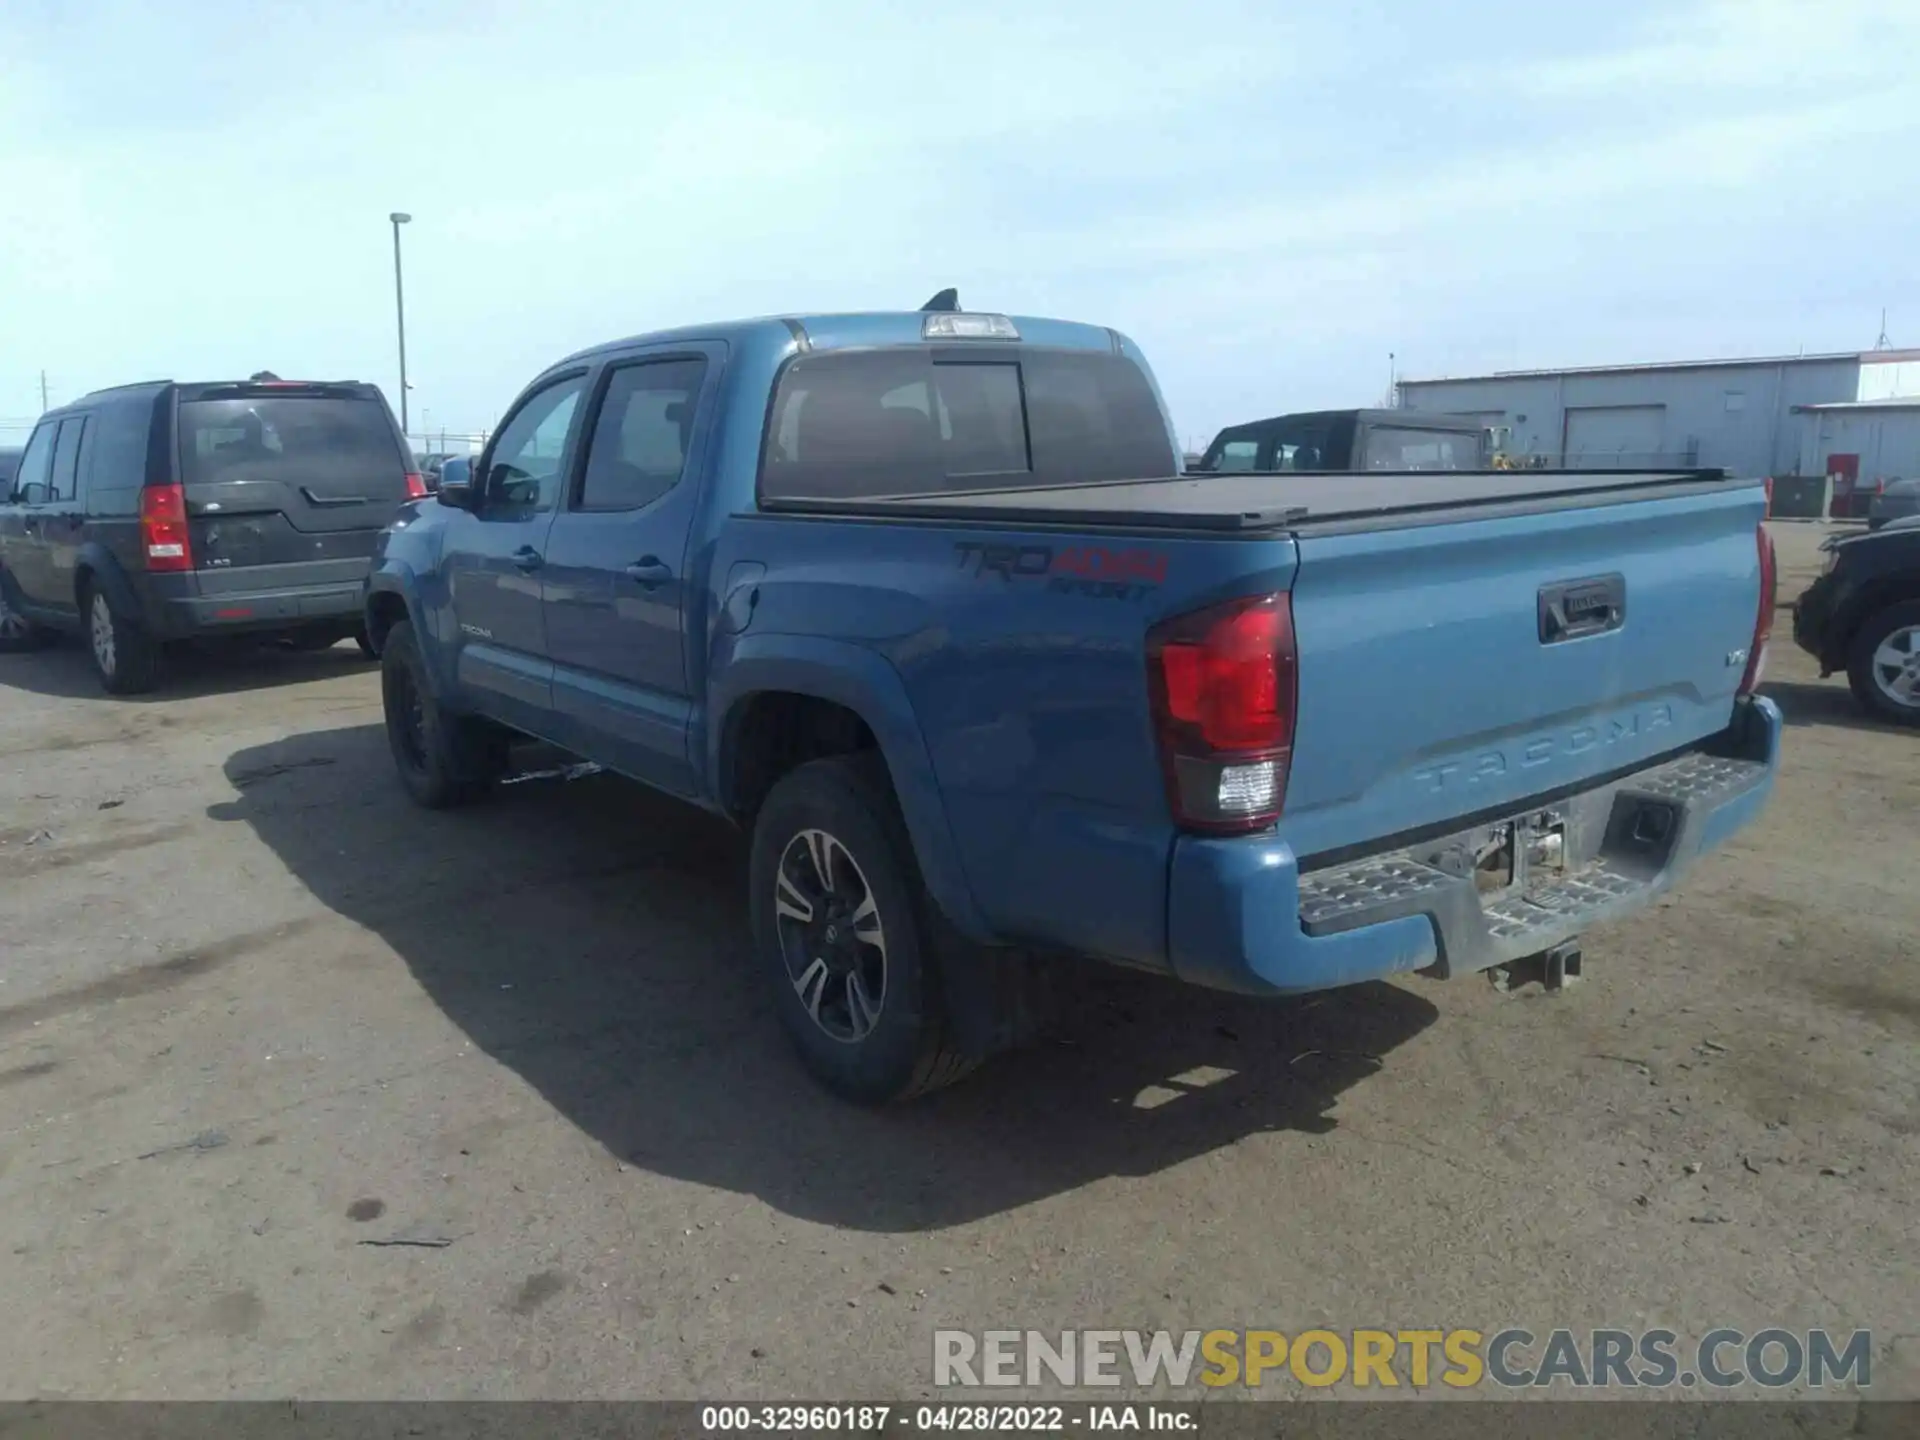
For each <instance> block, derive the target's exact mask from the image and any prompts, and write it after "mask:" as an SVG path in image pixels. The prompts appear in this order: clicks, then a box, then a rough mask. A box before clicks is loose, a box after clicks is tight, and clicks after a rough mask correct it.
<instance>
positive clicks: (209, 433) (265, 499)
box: [0, 380, 426, 695]
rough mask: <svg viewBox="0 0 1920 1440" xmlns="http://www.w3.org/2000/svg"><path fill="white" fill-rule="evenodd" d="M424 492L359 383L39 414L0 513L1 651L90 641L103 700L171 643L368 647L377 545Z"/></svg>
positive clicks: (170, 391)
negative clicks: (352, 640)
mask: <svg viewBox="0 0 1920 1440" xmlns="http://www.w3.org/2000/svg"><path fill="white" fill-rule="evenodd" d="M425 494H426V487H425V486H424V484H423V483H422V482H421V479H420V477H419V476H418V475H417V474H415V473H413V470H412V453H411V452H410V451H409V450H408V449H407V447H406V445H405V443H404V442H403V441H402V439H401V437H400V429H399V427H398V426H397V425H396V424H394V420H393V415H392V412H391V411H390V410H389V409H388V408H387V403H386V401H385V400H384V399H383V398H382V397H381V394H380V391H379V390H378V389H377V388H376V387H374V386H372V385H366V384H361V383H359V382H357V381H340V382H305V381H284V380H272V381H265V380H259V381H237V382H226V381H222V382H215V383H208V384H191V385H189V384H180V383H177V382H174V381H155V382H152V383H149V384H144V385H125V386H121V387H119V388H118V389H113V390H100V391H96V392H95V393H93V394H91V395H87V396H83V397H82V398H81V399H79V400H76V401H74V402H73V403H72V404H70V405H65V406H62V407H61V408H59V409H58V410H51V411H49V412H47V414H46V415H44V416H42V417H41V419H40V422H39V424H38V425H37V426H36V427H35V429H34V431H33V435H32V438H31V439H29V440H28V442H27V445H26V449H25V451H24V452H23V453H22V455H21V457H20V465H19V470H18V472H17V473H16V474H15V475H14V477H13V480H12V483H11V485H10V486H8V487H7V489H6V490H5V492H4V502H3V503H0V650H22V649H28V648H31V647H33V646H35V645H38V644H41V643H44V642H45V641H46V640H47V639H48V638H49V637H50V636H51V635H52V634H53V633H55V632H58V631H69V632H73V633H77V634H81V635H84V636H85V637H86V639H87V642H88V649H89V651H90V652H91V654H92V656H93V661H94V665H95V668H96V669H97V670H98V671H99V674H100V681H101V684H102V685H103V686H104V687H105V688H106V689H107V691H108V692H109V693H111V694H116V695H125V694H133V693H135V692H138V691H142V690H148V689H151V688H152V687H153V686H154V685H155V684H156V683H157V681H158V679H159V673H160V659H161V654H162V647H163V646H164V645H165V644H166V643H167V642H169V641H175V640H185V639H191V638H194V637H198V636H203V635H213V634H252V635H257V636H260V637H263V638H271V639H276V640H284V641H286V642H288V643H291V644H294V645H296V646H301V647H313V648H319V647H321V646H325V645H332V644H334V643H336V642H338V641H340V640H343V639H346V638H347V637H349V636H354V637H356V638H360V639H361V640H362V643H363V644H364V643H365V641H364V637H363V636H362V632H361V628H360V613H361V590H362V586H363V584H364V582H365V580H366V576H367V567H368V563H369V561H370V559H371V557H372V554H373V549H374V543H375V539H376V537H377V536H378V535H379V533H380V531H381V530H382V529H383V528H384V527H385V526H386V524H387V522H388V521H390V520H391V519H393V517H394V515H395V514H396V513H397V512H398V510H399V509H400V507H401V505H403V504H404V503H405V502H406V501H407V500H408V499H409V498H419V497H421V496H424V495H425Z"/></svg>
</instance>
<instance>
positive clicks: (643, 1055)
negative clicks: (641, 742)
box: [0, 526, 1920, 1398]
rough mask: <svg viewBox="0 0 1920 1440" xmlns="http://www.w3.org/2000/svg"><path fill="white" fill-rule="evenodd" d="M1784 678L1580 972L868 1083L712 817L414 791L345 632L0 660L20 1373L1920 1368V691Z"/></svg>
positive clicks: (871, 1386)
mask: <svg viewBox="0 0 1920 1440" xmlns="http://www.w3.org/2000/svg"><path fill="white" fill-rule="evenodd" d="M1780 533H1781V542H1780V543H1781V549H1782V558H1783V563H1784V567H1785V570H1786V575H1787V581H1786V584H1785V589H1784V593H1785V594H1786V595H1787V596H1791V595H1793V594H1795V593H1797V592H1798V589H1799V588H1800V586H1801V585H1802V584H1803V583H1804V580H1805V578H1806V577H1807V576H1808V575H1809V574H1810V573H1811V571H1812V568H1813V567H1814V565H1815V563H1816V561H1817V556H1816V554H1815V552H1814V548H1813V545H1814V541H1815V540H1816V539H1817V538H1818V535H1819V534H1820V533H1821V532H1820V530H1819V527H1813V526H1782V527H1780ZM1781 619H1782V622H1783V625H1784V621H1785V619H1786V617H1785V615H1784V614H1783V615H1782V617H1781ZM1770 688H1771V691H1772V693H1773V694H1774V695H1775V696H1776V697H1777V698H1778V699H1779V701H1780V702H1781V704H1782V706H1783V707H1784V708H1785V709H1786V711H1787V713H1788V716H1789V718H1790V721H1791V730H1790V733H1789V737H1788V743H1789V746H1790V749H1789V750H1788V753H1787V757H1786V762H1785V768H1784V771H1783V774H1782V777H1781V781H1780V788H1779V792H1778V795H1777V798H1776V800H1775V802H1774V804H1773V807H1772V809H1771V810H1770V812H1769V813H1768V815H1767V817H1766V818H1765V820H1764V821H1763V822H1762V824H1761V825H1759V826H1758V827H1756V828H1755V829H1754V830H1753V831H1751V832H1749V833H1748V834H1746V835H1744V836H1743V837H1741V839H1740V841H1739V842H1738V843H1737V844H1736V845H1734V846H1733V847H1732V848H1730V849H1729V850H1727V851H1726V852H1725V853H1723V854H1720V855H1718V856H1716V857H1714V858H1713V859H1711V860H1710V861H1708V862H1707V863H1705V864H1704V865H1703V866H1702V867H1701V868H1700V869H1699V870H1698V871H1697V872H1696V873H1695V874H1694V876H1693V877H1692V878H1691V880H1690V882H1689V883H1688V884H1687V885H1686V886H1685V887H1684V888H1683V889H1682V890H1681V891H1680V893H1678V894H1677V895H1676V896H1674V897H1671V898H1670V899H1668V900H1667V901H1666V902H1664V903H1662V904H1661V905H1660V906H1658V907H1657V908H1656V909H1654V910H1652V911H1651V912H1649V913H1647V914H1645V915H1643V916H1641V917H1639V918H1637V919H1635V920H1633V921H1631V922H1629V923H1626V924H1623V925H1619V926H1616V927H1612V928H1609V929H1606V930H1603V931H1600V932H1596V933H1594V934H1593V935H1591V936H1590V937H1589V942H1588V946H1587V950H1586V972H1587V979H1586V980H1585V982H1584V983H1583V984H1582V985H1580V986H1579V987H1577V988H1576V989H1574V990H1572V991H1571V992H1569V993H1567V994H1565V995H1561V996H1548V995H1545V994H1543V993H1542V992H1541V991H1540V990H1539V989H1538V988H1537V987H1532V988H1529V989H1527V990H1523V991H1520V992H1517V993H1515V994H1513V995H1510V996H1502V995H1499V994H1496V993H1495V992H1494V991H1493V989H1492V987H1491V986H1489V985H1487V984H1486V983H1485V982H1484V981H1479V980H1466V981H1456V982H1452V983H1447V984H1436V983H1431V982H1426V981H1422V980H1418V979H1413V980H1409V981H1408V982H1407V983H1405V984H1392V985H1386V984H1380V985H1368V986H1364V987H1360V988H1358V989H1354V990H1351V991H1346V992H1341V993H1338V994H1334V995H1328V996H1322V997H1318V998H1314V999H1309V1000H1305V1001H1300V1002H1291V1003H1283V1004H1279V1003H1276V1004H1251V1003H1247V1002H1243V1001H1237V1000H1233V999H1230V998H1225V997H1218V996H1212V995H1207V994H1203V993H1198V992H1190V991H1185V990H1182V989H1179V988H1175V987H1172V986H1170V985H1167V984H1164V983H1162V982H1159V981H1156V980H1153V979H1151V978H1147V977H1140V976H1133V975H1127V974H1122V973H1118V972H1106V971H1102V970H1094V971H1092V972H1091V973H1089V974H1087V975H1086V976H1084V977H1078V978H1077V979H1076V982H1075V985H1074V995H1075V1004H1074V1006H1073V1011H1072V1014H1071V1017H1070V1019H1069V1020H1068V1022H1067V1027H1066V1032H1065V1034H1064V1035H1063V1036H1062V1037H1061V1041H1060V1042H1059V1043H1053V1044H1049V1045H1047V1046H1044V1047H1042V1048H1039V1049H1036V1050H1034V1051H1032V1052H1029V1053H1026V1054H1022V1055H1019V1056H1015V1057H1010V1058H1008V1059H1005V1060H1003V1061H1001V1062H999V1063H998V1064H996V1065H995V1066H993V1067H991V1068H990V1069H989V1070H987V1071H985V1072H983V1073H982V1074H980V1075H979V1076H977V1077H975V1078H974V1079H973V1080H972V1081H971V1082H969V1083H967V1084H966V1085H964V1086H962V1087H960V1088H958V1089H956V1090H953V1091H951V1092H947V1093H945V1094H942V1095H940V1096H937V1097H935V1098H933V1099H932V1100H931V1101H929V1102H927V1103H923V1104H920V1105H917V1106H914V1107H910V1108H907V1109H903V1110H899V1111H896V1112H891V1113H884V1114H867V1113H863V1112H857V1111H853V1110H850V1109H847V1108H845V1107H843V1106H841V1105H838V1104H836V1103H834V1102H832V1101H831V1100H828V1099H827V1098H825V1097H824V1096H823V1095H821V1094H820V1093H819V1092H817V1091H816V1090H815V1089H814V1088H812V1086H811V1085H809V1084H808V1083H807V1082H806V1080H805V1079H804V1077H803V1076H802V1075H801V1074H800V1072H799V1071H798V1069H797V1067H796V1066H795V1064H794V1063H793V1062H792V1061H791V1060H790V1059H789V1057H788V1054H787V1051H786V1049H785V1047H784V1046H783V1044H782V1043H781V1040H780V1037H779V1035H778V1032H777V1029H776V1026H775V1023H774V1020H773V1017H772V1014H771V1012H770V1010H769V1007H768V1006H767V1004H766V1003H765V1001H764V1000H763V998H762V996H761V994H760V993H759V992H758V990H757V989H756V986H755V985H754V983H753V982H752V977H751V976H750V975H749V972H748V965H747V959H746V954H745V947H746V936H745V927H744V923H743V918H742V917H743V913H744V908H745V901H744V895H743V891H742V882H741V862H742V847H741V845H740V843H739V841H738V840H737V839H736V838H735V837H734V836H733V835H732V834H731V833H730V832H728V831H727V830H726V829H725V828H723V827H721V826H719V825H717V824H715V823H714V822H712V821H710V820H707V819H705V818H703V817H701V816H699V815H697V814H695V813H693V812H690V811H687V810H684V809H681V808H679V807H677V806H674V805H672V804H669V803H667V802H664V801H661V800H658V799H655V798H653V797H651V796H649V795H647V794H645V793H643V792H641V791H639V790H637V789H636V788H634V787H632V786H629V785H627V784H625V783H623V782H620V781H617V780H614V779H611V778H606V777H601V778H594V779H589V780H582V781H577V782H572V783H564V784H562V783H529V784H525V785H522V786H517V787H515V788H513V789H511V790H508V791H504V792H503V793H502V794H501V795H500V796H499V797H498V798H497V800H495V801H494V802H491V803H489V804H488V805H486V806H483V807H480V808H477V809H474V810H470V811H467V812H463V813H458V814H452V815H428V814H424V813H421V812H419V811H417V810H415V809H413V808H412V807H410V806H409V805H408V804H407V803H406V802H405V800H404V799H403V798H402V796H401V794H400V791H399V789H398V786H397V785H396V783H395V782H394V780H393V777H392V774H391V763H390V760H389V758H388V756H387V753H386V750H385V742H384V739H383V735H382V732H381V729H380V710H379V699H378V686H377V683H376V677H375V675H374V673H373V671H372V669H371V668H370V667H368V666H367V665H365V664H363V663H361V661H360V660H359V657H358V655H357V652H355V651H354V650H353V649H352V647H351V646H341V647H338V648H336V649H335V650H333V651H330V652H327V653H324V654H320V655H306V656H300V655H290V654H289V655H261V656H257V657H254V658H251V659H243V660H235V661H222V662H212V661H203V662H197V663H195V664H193V665H191V666H189V667H188V668H187V670H186V672H185V673H184V674H183V675H181V676H179V677H177V679H176V680H175V682H174V683H173V684H172V685H171V686H170V687H169V688H168V689H167V690H165V691H163V692H162V693H161V694H159V695H157V696H154V697H151V698H149V699H146V700H144V701H138V702H126V701H110V700H107V699H105V698H102V697H101V696H99V694H98V693H97V691H96V690H95V688H94V686H93V683H92V680H91V676H90V674H89V672H88V670H87V666H86V661H85V659H84V657H83V656H82V655H81V654H80V653H79V651H78V650H77V649H73V648H64V649H60V650H56V651H53V652H49V653H46V654H41V655H35V656H22V657H4V658H0V757H3V758H4V764H0V947H4V962H3V963H0V1294H4V1295H5V1296H6V1297H7V1300H8V1303H7V1305H6V1306H5V1308H4V1313H0V1394H4V1395H7V1396H26V1395H40V1396H61V1395H71V1396H99V1397H176V1398H178V1397H223V1396H246V1397H265V1396H284V1395H300V1396H305V1397H320V1396H343V1397H344V1396H385V1397H456V1396H458V1397H508V1396H513V1397H584V1396H604V1397H701V1396H704V1397H707V1398H716V1397H732V1396H754V1397H782V1396H795V1395H798V1396H811V1397H832V1396H851V1395H861V1396H867V1397H912V1396H916V1395H919V1394H921V1393H923V1392H924V1391H925V1390H926V1389H927V1386H928V1382H929V1378H930V1358H929V1357H930V1349H931V1344H930V1332H931V1331H932V1329H933V1328H934V1327H936V1326H959V1327H965V1328H975V1329H978V1328H987V1327H992V1326H1036V1327H1042V1328H1051V1329H1058V1328H1062V1327H1094V1326H1112V1327H1135V1326H1138V1327H1155V1326H1170V1327H1174V1328H1179V1329H1184V1328H1188V1327H1200V1328H1207V1327H1212V1326H1237V1325H1267V1326H1273V1327H1275V1328H1279V1329H1283V1330H1288V1331H1297V1330H1299V1329H1302V1328H1306V1327H1308V1326H1311V1325H1331V1326H1334V1327H1336V1328H1341V1327H1349V1326H1369V1325H1381V1324H1384V1325H1388V1326H1396V1325H1397V1326H1417V1325H1433V1326H1456V1325H1466V1326H1472V1327H1475V1328H1479V1329H1482V1330H1487V1331H1491V1330H1494V1329H1497V1328H1500V1327H1501V1326H1503V1325H1505V1324H1508V1323H1515V1324H1522V1325H1526V1326H1528V1327H1529V1328H1532V1329H1534V1330H1536V1331H1545V1330H1548V1329H1551V1328H1553V1327H1555V1326H1562V1325H1564V1326H1573V1327H1586V1326H1591V1325H1613V1326H1622V1327H1626V1328H1640V1327H1644V1326H1648V1325H1654V1324H1664V1325H1666V1326H1668V1327H1670V1328H1672V1329H1674V1330H1676V1331H1678V1332H1680V1333H1681V1334H1682V1335H1691V1336H1698V1335H1700V1334H1702V1333H1704V1332H1705V1331H1706V1330H1708V1329H1711V1328H1713V1327H1715V1326H1719V1325H1728V1326H1734V1327H1738V1328H1742V1329H1745V1330H1748V1331H1749V1332H1751V1331H1754V1330H1758V1329H1760V1328H1764V1327H1765V1326H1767V1325H1773V1324H1781V1325H1786V1326H1789V1327H1793V1328H1801V1329H1804V1328H1805V1327H1808V1326H1816V1325H1826V1326H1830V1327H1835V1328H1839V1329H1842V1330H1851V1329H1853V1328H1856V1327H1870V1328H1872V1329H1873V1330H1874V1332H1875V1334H1876V1337H1877V1341H1878V1349H1877V1353H1876V1361H1875V1373H1874V1381H1875V1384H1874V1389H1875V1391H1876V1392H1877V1393H1879V1394H1882V1395H1887V1394H1905V1395H1920V1244H1916V1233H1915V1232H1916V1228H1917V1221H1916V1217H1917V1216H1920V1206H1916V1205H1915V1203H1914V1200H1913V1196H1914V1193H1915V1189H1916V1180H1917V1179H1920V1146H1917V1145H1916V1125H1917V1122H1920V1104H1917V1103H1916V1102H1917V1100H1920V1047H1917V1046H1916V1038H1917V1036H1916V1031H1917V1030H1920V974H1917V973H1916V970H1915V962H1914V952H1913V948H1912V944H1913V940H1912V937H1913V936H1914V935H1915V934H1916V933H1920V891H1916V889H1915V887H1914V886H1913V884H1912V879H1913V877H1914V875H1915V873H1916V866H1915V859H1916V855H1917V854H1920V841H1916V838H1915V832H1916V826H1915V822H1916V818H1917V817H1920V751H1916V746H1917V745H1920V736H1916V735H1913V734H1906V733H1899V732H1896V731H1893V730H1890V729H1887V728H1884V727H1880V726H1877V725H1874V724H1871V723H1869V722H1867V721H1866V720H1864V719H1863V718H1861V717H1860V716H1858V715H1857V714H1856V713H1855V711H1854V709H1853V706H1852V703H1851V701H1850V699H1849V697H1848V696H1847V694H1846V690H1845V685H1844V682H1843V681H1842V680H1841V679H1839V678H1837V677H1836V678H1835V679H1833V680H1829V681H1820V680H1818V679H1817V678H1815V676H1814V674H1813V671H1812V668H1811V666H1810V663H1809V662H1808V661H1807V660H1806V658H1805V657H1804V656H1802V655H1800V654H1799V652H1798V651H1796V650H1794V649H1793V648H1792V646H1791V644H1790V642H1789V641H1787V640H1786V639H1785V637H1784V636H1783V637H1782V641H1781V643H1779V644H1777V645H1776V647H1775V651H1774V666H1773V670H1772V683H1771V686H1770ZM1696 1167H1697V1168H1696ZM388 1241H401V1242H407V1241H411V1242H414V1243H410V1244H409V1243H400V1244H383V1243H376V1242H388Z"/></svg>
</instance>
